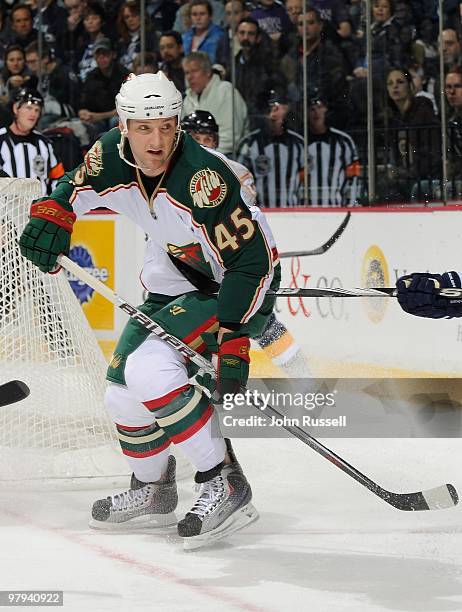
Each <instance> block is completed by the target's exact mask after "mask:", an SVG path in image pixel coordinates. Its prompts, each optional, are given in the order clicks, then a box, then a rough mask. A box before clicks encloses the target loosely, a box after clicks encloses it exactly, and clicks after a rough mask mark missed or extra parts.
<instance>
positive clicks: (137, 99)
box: [116, 71, 183, 132]
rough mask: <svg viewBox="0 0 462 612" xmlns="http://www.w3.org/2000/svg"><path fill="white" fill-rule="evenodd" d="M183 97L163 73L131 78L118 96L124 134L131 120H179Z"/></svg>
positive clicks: (118, 108) (117, 103)
mask: <svg viewBox="0 0 462 612" xmlns="http://www.w3.org/2000/svg"><path fill="white" fill-rule="evenodd" d="M182 103H183V99H182V96H181V93H180V92H179V91H178V89H177V88H176V87H175V85H174V83H173V82H172V81H170V80H169V79H168V78H167V77H166V76H165V74H164V73H163V72H162V71H159V72H157V73H156V74H151V73H149V74H139V75H135V74H130V75H129V76H128V78H127V80H126V81H125V82H124V83H122V86H121V88H120V91H119V93H118V94H117V96H116V110H117V114H118V115H119V119H120V123H121V124H122V128H123V131H124V132H126V131H127V121H128V120H129V119H164V118H166V117H178V121H179V117H180V115H181V106H182Z"/></svg>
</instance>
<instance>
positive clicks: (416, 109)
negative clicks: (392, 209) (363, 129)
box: [377, 68, 441, 202]
mask: <svg viewBox="0 0 462 612" xmlns="http://www.w3.org/2000/svg"><path fill="white" fill-rule="evenodd" d="M386 86H387V93H388V106H387V108H386V112H385V117H384V128H385V131H384V140H383V146H381V147H379V148H378V151H379V153H381V154H382V155H383V158H382V160H380V157H379V159H378V161H379V162H380V161H382V164H383V165H384V166H386V168H387V173H379V181H378V185H377V190H378V192H379V191H380V190H381V194H380V196H381V198H382V199H383V200H388V201H403V202H409V201H410V199H411V196H412V197H417V199H419V200H423V199H424V198H425V195H426V194H425V193H424V192H425V189H424V188H423V184H421V182H422V181H423V180H427V179H431V178H439V176H440V175H441V143H440V140H441V139H440V126H439V121H438V117H437V116H436V114H435V112H434V110H433V106H432V103H431V101H430V100H429V99H428V98H425V97H422V96H418V97H416V96H415V91H414V85H413V82H412V76H411V75H410V74H409V72H408V71H407V70H405V69H403V68H393V69H392V70H390V71H389V72H388V74H387V81H386Z"/></svg>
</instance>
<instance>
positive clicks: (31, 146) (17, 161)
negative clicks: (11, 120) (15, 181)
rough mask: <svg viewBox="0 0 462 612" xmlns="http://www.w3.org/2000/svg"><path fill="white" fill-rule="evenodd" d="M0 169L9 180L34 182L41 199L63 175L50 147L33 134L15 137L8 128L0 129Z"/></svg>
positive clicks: (38, 133) (46, 140) (33, 131)
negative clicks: (11, 178) (39, 191)
mask: <svg viewBox="0 0 462 612" xmlns="http://www.w3.org/2000/svg"><path fill="white" fill-rule="evenodd" d="M0 168H1V169H2V170H3V171H4V172H6V173H7V174H8V175H9V176H11V177H16V178H37V179H38V180H39V181H40V183H41V185H42V193H43V195H47V194H50V193H51V191H52V190H53V189H54V186H55V184H56V180H57V179H59V178H61V177H62V176H63V174H64V168H63V165H62V163H61V162H59V161H58V160H57V159H56V155H55V152H54V150H53V145H52V144H51V142H50V141H49V140H48V139H47V138H46V137H45V136H43V135H42V134H41V133H40V132H38V131H37V130H32V131H31V132H30V134H28V135H27V136H17V135H16V134H13V132H12V131H11V130H10V128H5V127H4V128H0Z"/></svg>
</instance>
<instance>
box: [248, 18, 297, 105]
mask: <svg viewBox="0 0 462 612" xmlns="http://www.w3.org/2000/svg"><path fill="white" fill-rule="evenodd" d="M237 37H238V40H239V44H240V46H241V50H240V51H239V53H238V54H237V56H236V88H237V89H238V90H239V92H240V94H241V95H242V97H243V98H244V100H245V102H246V104H247V109H248V112H249V115H257V114H258V110H259V109H258V108H257V106H258V101H259V98H260V97H261V94H262V93H263V92H264V91H267V90H268V89H275V88H277V87H279V88H283V89H285V88H286V81H285V78H284V76H283V75H282V73H280V72H278V66H277V65H276V62H275V61H274V60H273V58H272V54H271V49H268V48H266V49H265V47H264V46H263V45H262V44H261V35H260V27H259V25H258V22H257V21H255V19H252V17H244V18H243V19H241V21H240V23H239V26H238V28H237ZM249 83H252V86H251V87H249Z"/></svg>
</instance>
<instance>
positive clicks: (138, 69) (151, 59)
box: [132, 52, 159, 75]
mask: <svg viewBox="0 0 462 612" xmlns="http://www.w3.org/2000/svg"><path fill="white" fill-rule="evenodd" d="M141 59H142V54H141V53H138V54H137V55H135V57H134V58H133V68H132V72H134V73H135V74H137V75H138V74H146V73H152V74H156V72H157V71H158V70H159V64H158V63H157V56H156V54H155V53H149V52H147V53H145V54H144V67H143V66H142V62H141Z"/></svg>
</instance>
